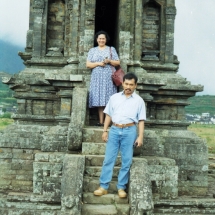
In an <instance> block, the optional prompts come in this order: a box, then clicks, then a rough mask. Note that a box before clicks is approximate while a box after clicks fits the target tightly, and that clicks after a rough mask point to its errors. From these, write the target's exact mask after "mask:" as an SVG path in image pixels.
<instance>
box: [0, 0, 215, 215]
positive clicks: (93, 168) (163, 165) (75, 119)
mask: <svg viewBox="0 0 215 215" xmlns="http://www.w3.org/2000/svg"><path fill="white" fill-rule="evenodd" d="M175 16H176V7H175V1H174V0H30V14H29V30H28V32H27V39H26V48H25V51H24V52H19V56H20V57H21V58H22V59H23V61H24V64H25V66H26V68H25V69H24V70H23V71H21V72H20V73H18V74H16V75H14V76H12V77H11V78H7V77H5V78H4V79H3V82H4V83H5V84H7V85H9V87H10V88H11V89H12V90H13V91H14V97H15V98H16V99H17V103H18V112H17V113H16V114H15V115H13V119H14V124H12V125H10V126H8V127H7V128H6V129H5V130H4V131H1V133H0V171H1V174H0V190H1V193H0V214H2V215H81V214H82V215H106V214H108V215H117V214H118V215H128V214H130V215H152V214H155V215H161V214H171V215H173V214H174V215H176V214H190V215H193V214H207V215H209V214H215V201H214V199H213V198H212V194H211V193H210V189H208V188H209V187H210V186H209V182H208V149H207V145H206V142H205V141H204V140H202V139H200V138H199V137H197V136H196V135H195V134H194V133H192V132H190V131H188V130H187V127H188V126H189V123H188V122H187V121H186V120H185V106H186V105H188V104H189V103H188V101H187V99H188V98H189V97H192V96H195V93H196V92H199V91H202V90H203V87H202V86H200V85H191V83H190V82H189V81H187V80H186V78H183V77H181V76H180V75H178V74H177V72H178V69H179V61H178V60H177V56H176V55H174V21H175ZM101 29H102V30H106V31H107V32H108V33H109V34H110V37H111V41H110V44H109V45H112V46H114V47H116V49H117V51H118V54H119V56H120V60H121V62H122V63H121V66H122V68H123V69H124V70H125V71H126V72H128V71H134V72H135V73H136V74H137V75H138V77H139V81H138V88H137V91H138V93H139V95H140V96H141V97H142V98H143V99H144V100H145V102H146V104H147V121H146V122H145V126H146V128H145V134H144V145H143V147H142V148H141V149H138V150H135V151H134V158H133V164H132V167H131V170H130V181H129V185H128V194H129V195H128V198H127V199H119V198H118V196H117V195H116V187H115V185H116V175H117V173H118V170H119V168H120V157H119V159H118V160H117V162H116V166H115V169H114V177H113V180H112V182H111V185H110V189H109V193H110V194H108V195H106V196H102V197H94V196H93V193H92V192H93V191H94V189H96V188H97V187H98V177H99V175H100V171H101V165H102V161H103V158H104V151H105V143H102V140H101V134H102V128H100V127H94V126H92V125H93V124H94V123H95V121H96V120H97V118H96V117H97V115H96V114H95V113H96V112H95V111H93V110H89V108H88V105H87V104H88V101H87V100H88V90H89V80H90V75H91V71H90V70H89V69H87V68H86V66H85V62H86V56H87V52H88V51H89V49H90V48H91V47H93V46H94V40H93V37H94V33H95V32H96V31H98V30H101ZM188 72H189V70H188Z"/></svg>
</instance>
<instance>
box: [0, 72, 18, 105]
mask: <svg viewBox="0 0 215 215" xmlns="http://www.w3.org/2000/svg"><path fill="white" fill-rule="evenodd" d="M3 76H9V75H8V74H7V73H5V72H0V105H4V106H11V105H16V99H15V98H13V91H12V90H11V89H10V88H9V87H8V86H7V85H6V84H3V83H2V81H1V80H2V77H3Z"/></svg>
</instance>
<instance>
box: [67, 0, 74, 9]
mask: <svg viewBox="0 0 215 215" xmlns="http://www.w3.org/2000/svg"><path fill="white" fill-rule="evenodd" d="M72 6H73V4H72V1H68V3H67V8H68V10H72Z"/></svg>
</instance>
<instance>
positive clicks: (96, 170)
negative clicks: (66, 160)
mask: <svg viewBox="0 0 215 215" xmlns="http://www.w3.org/2000/svg"><path fill="white" fill-rule="evenodd" d="M101 169H102V167H101V166H86V167H85V174H86V175H87V176H93V177H100V175H101ZM119 170H120V167H114V169H113V178H114V177H115V178H116V177H117V176H118V174H119Z"/></svg>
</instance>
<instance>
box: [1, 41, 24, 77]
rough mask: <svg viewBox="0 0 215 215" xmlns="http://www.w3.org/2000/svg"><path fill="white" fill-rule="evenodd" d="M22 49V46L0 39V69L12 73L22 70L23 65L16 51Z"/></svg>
mask: <svg viewBox="0 0 215 215" xmlns="http://www.w3.org/2000/svg"><path fill="white" fill-rule="evenodd" d="M23 50H24V47H21V46H16V45H13V44H11V43H8V42H5V41H2V40H0V71H5V72H8V73H10V74H14V73H17V72H19V71H21V70H23V69H24V67H25V66H24V64H23V61H22V59H21V58H20V57H19V56H18V52H19V51H23Z"/></svg>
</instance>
